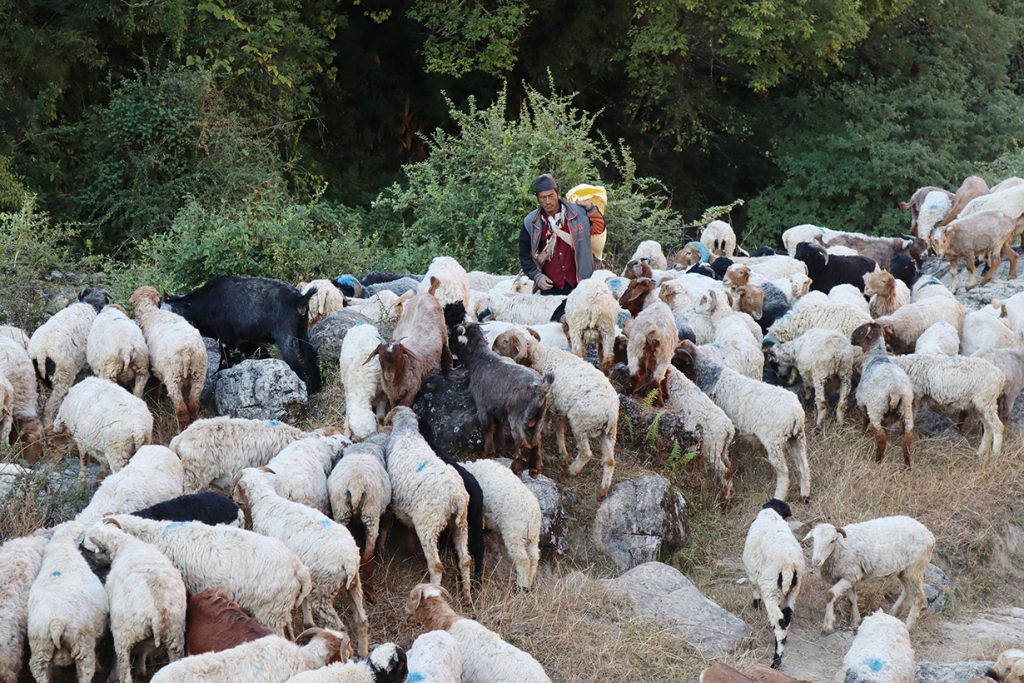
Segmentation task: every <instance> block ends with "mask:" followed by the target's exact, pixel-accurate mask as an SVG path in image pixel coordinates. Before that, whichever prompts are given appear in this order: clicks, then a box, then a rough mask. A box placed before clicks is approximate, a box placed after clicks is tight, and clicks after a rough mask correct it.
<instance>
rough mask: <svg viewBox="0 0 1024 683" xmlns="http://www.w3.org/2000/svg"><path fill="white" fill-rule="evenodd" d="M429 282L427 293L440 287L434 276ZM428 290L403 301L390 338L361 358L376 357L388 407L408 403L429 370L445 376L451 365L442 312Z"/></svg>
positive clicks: (412, 398) (366, 361) (418, 389)
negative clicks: (400, 315)
mask: <svg viewBox="0 0 1024 683" xmlns="http://www.w3.org/2000/svg"><path fill="white" fill-rule="evenodd" d="M432 283H433V284H432V285H431V289H430V292H434V291H436V290H437V288H438V287H439V286H440V281H439V280H437V279H436V278H434V279H432ZM430 292H428V293H427V294H417V295H416V296H414V297H413V298H412V299H410V300H409V302H408V303H406V305H405V308H403V309H402V318H401V319H400V320H399V321H398V325H396V326H395V331H394V334H392V335H391V339H392V341H389V342H381V343H379V344H378V345H377V347H376V348H375V349H374V350H373V351H372V352H371V353H370V355H369V356H367V358H366V360H365V361H363V362H364V363H369V362H370V361H371V360H372V359H373V358H375V357H377V358H380V368H381V387H382V388H383V389H384V393H385V394H386V395H387V397H388V402H389V403H390V404H391V406H392V407H395V406H411V405H412V404H413V401H415V400H416V395H417V394H419V393H420V387H422V386H423V382H425V381H426V379H427V377H429V376H430V373H432V372H434V370H437V369H438V367H440V368H441V369H442V370H443V371H444V373H445V375H447V374H448V372H449V371H450V370H451V367H452V355H451V351H450V350H449V348H448V328H447V327H446V325H445V319H444V312H443V311H442V310H441V305H440V304H439V303H438V301H437V299H435V298H434V296H433V295H432V294H431V293H430Z"/></svg>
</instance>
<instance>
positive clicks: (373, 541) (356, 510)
mask: <svg viewBox="0 0 1024 683" xmlns="http://www.w3.org/2000/svg"><path fill="white" fill-rule="evenodd" d="M327 491H328V495H329V497H330V500H331V515H332V516H333V517H334V521H336V522H338V523H340V524H345V525H347V524H348V523H349V522H351V521H352V518H353V517H358V518H359V520H360V521H361V522H362V524H363V528H364V529H365V530H366V541H365V543H364V544H363V554H362V562H363V564H364V565H366V564H368V563H369V562H370V560H372V559H373V554H374V552H375V551H376V548H377V537H378V536H379V535H380V520H381V517H383V516H384V513H385V511H386V510H387V507H388V505H389V504H390V503H391V480H390V479H389V478H388V471H387V469H386V468H385V467H384V449H383V448H382V447H381V446H378V445H377V444H373V443H369V442H363V443H357V444H353V445H351V446H348V447H346V448H345V454H344V456H342V458H341V460H339V461H338V463H337V464H336V465H335V466H334V469H333V470H331V474H330V476H329V477H328V478H327Z"/></svg>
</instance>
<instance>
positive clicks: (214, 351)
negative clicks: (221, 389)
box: [199, 337, 220, 404]
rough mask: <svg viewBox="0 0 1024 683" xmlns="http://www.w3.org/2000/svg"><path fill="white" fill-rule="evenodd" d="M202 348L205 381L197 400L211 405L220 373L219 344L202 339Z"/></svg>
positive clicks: (206, 338)
mask: <svg viewBox="0 0 1024 683" xmlns="http://www.w3.org/2000/svg"><path fill="white" fill-rule="evenodd" d="M203 346H205V347H206V381H205V382H203V393H202V394H201V395H200V397H199V398H200V400H201V401H202V402H203V403H209V404H213V403H215V397H216V390H217V372H218V371H220V342H219V341H217V340H216V339H210V338H209V337H203Z"/></svg>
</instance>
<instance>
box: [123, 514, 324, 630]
mask: <svg viewBox="0 0 1024 683" xmlns="http://www.w3.org/2000/svg"><path fill="white" fill-rule="evenodd" d="M103 523H104V524H113V525H114V526H116V527H118V528H120V529H122V530H123V531H125V532H127V533H129V534H131V535H132V536H134V537H135V538H137V539H139V540H140V541H145V542H146V543H152V544H153V545H155V546H156V547H157V549H158V550H159V551H160V552H162V553H163V554H164V555H166V556H167V559H169V560H170V561H171V562H172V563H173V564H174V566H175V567H176V568H177V569H178V571H179V572H181V577H182V579H184V580H185V588H186V589H187V590H188V591H189V593H193V594H194V593H198V592H199V591H201V590H205V589H206V588H213V587H215V586H220V587H222V588H223V590H224V593H225V594H226V595H227V596H228V597H229V598H231V599H232V600H234V601H235V602H237V603H238V604H239V606H240V607H241V608H242V609H244V610H245V611H247V612H249V613H250V614H252V616H253V617H255V618H256V619H258V620H259V621H261V622H262V623H264V624H266V625H267V626H268V627H269V628H272V629H274V632H275V633H277V634H280V635H284V634H288V635H289V636H290V635H291V633H292V612H293V610H295V609H296V608H297V607H299V606H300V605H302V606H303V616H304V617H306V616H308V602H307V598H308V596H309V593H310V591H311V590H312V584H311V581H310V575H309V570H308V569H306V567H305V566H304V565H303V564H302V562H301V561H300V560H299V558H298V557H296V556H295V554H294V553H292V551H291V550H289V549H288V548H287V546H285V544H284V543H282V542H281V541H279V540H277V539H276V538H269V537H267V536H261V535H259V534H256V533H253V532H251V531H246V530H244V529H237V528H235V527H233V526H224V525H218V526H207V525H206V524H203V523H202V522H156V521H153V520H150V519H143V518H141V517H136V516H135V515H108V516H107V517H105V518H104V519H103Z"/></svg>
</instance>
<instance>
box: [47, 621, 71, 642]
mask: <svg viewBox="0 0 1024 683" xmlns="http://www.w3.org/2000/svg"><path fill="white" fill-rule="evenodd" d="M67 627H68V624H67V622H66V621H64V620H63V619H54V620H53V621H51V622H50V642H52V643H53V647H54V648H56V649H58V650H59V649H61V644H60V641H61V639H63V638H64V631H65V630H66V629H67Z"/></svg>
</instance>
